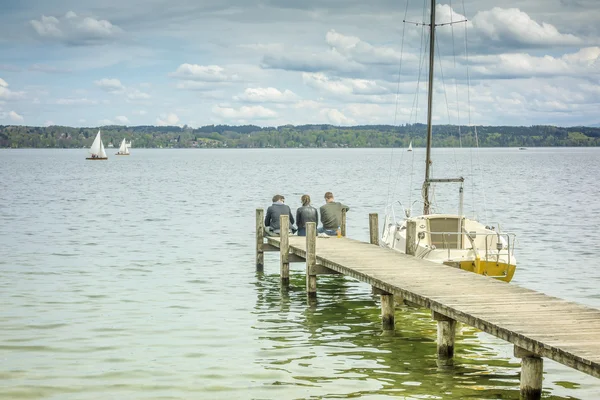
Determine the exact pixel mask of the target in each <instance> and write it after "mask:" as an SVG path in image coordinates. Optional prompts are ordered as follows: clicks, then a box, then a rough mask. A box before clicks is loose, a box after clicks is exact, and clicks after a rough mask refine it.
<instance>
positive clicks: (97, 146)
mask: <svg viewBox="0 0 600 400" xmlns="http://www.w3.org/2000/svg"><path fill="white" fill-rule="evenodd" d="M89 153H90V154H91V155H92V156H94V157H98V158H106V152H105V151H104V144H103V143H102V137H101V136H100V131H99V130H98V134H97V135H96V138H95V139H94V142H93V143H92V147H90V150H89Z"/></svg>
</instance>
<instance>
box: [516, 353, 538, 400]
mask: <svg viewBox="0 0 600 400" xmlns="http://www.w3.org/2000/svg"><path fill="white" fill-rule="evenodd" d="M515 357H517V358H520V359H521V382H520V396H519V398H520V399H521V400H539V399H541V398H542V381H543V373H544V360H543V359H542V358H541V357H540V356H538V355H536V354H534V353H532V352H530V351H527V350H525V349H523V348H521V347H518V346H515Z"/></svg>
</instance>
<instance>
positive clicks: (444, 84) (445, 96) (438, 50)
mask: <svg viewBox="0 0 600 400" xmlns="http://www.w3.org/2000/svg"><path fill="white" fill-rule="evenodd" d="M436 45H437V54H438V57H437V59H438V62H439V64H440V77H441V80H442V88H443V89H444V98H445V99H446V112H447V113H448V125H450V124H452V121H451V120H450V104H449V103H448V92H447V91H446V81H445V79H444V68H443V66H442V53H440V41H439V40H438V41H437V43H436ZM452 150H453V153H454V169H455V171H456V175H457V176H458V174H459V170H458V160H457V157H456V149H455V148H453V149H452Z"/></svg>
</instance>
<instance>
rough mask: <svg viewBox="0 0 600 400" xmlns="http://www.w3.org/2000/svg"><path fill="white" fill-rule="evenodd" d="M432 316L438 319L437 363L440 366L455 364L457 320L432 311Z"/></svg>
mask: <svg viewBox="0 0 600 400" xmlns="http://www.w3.org/2000/svg"><path fill="white" fill-rule="evenodd" d="M431 316H432V317H433V319H434V320H435V321H437V356H438V359H437V363H438V366H440V367H446V366H450V365H453V364H454V336H455V332H456V321H455V320H453V319H452V318H449V317H447V316H445V315H442V314H439V313H436V312H435V311H432V312H431Z"/></svg>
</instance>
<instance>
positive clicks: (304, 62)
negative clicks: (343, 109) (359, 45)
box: [260, 50, 365, 72]
mask: <svg viewBox="0 0 600 400" xmlns="http://www.w3.org/2000/svg"><path fill="white" fill-rule="evenodd" d="M260 66H261V68H264V69H283V70H288V71H301V72H321V71H340V72H359V71H363V70H364V69H365V68H364V66H362V65H360V64H358V63H356V62H354V61H352V60H348V59H347V58H346V57H344V56H343V55H341V54H340V53H338V52H337V51H335V50H332V51H324V52H309V51H298V50H296V51H293V52H286V53H279V52H278V53H268V54H265V55H264V56H263V58H262V61H261V64H260Z"/></svg>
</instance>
